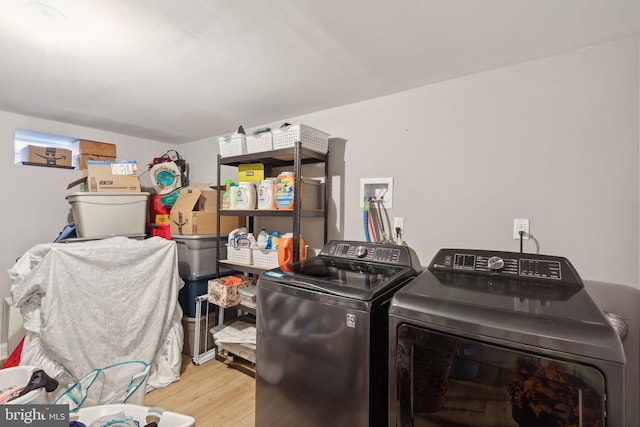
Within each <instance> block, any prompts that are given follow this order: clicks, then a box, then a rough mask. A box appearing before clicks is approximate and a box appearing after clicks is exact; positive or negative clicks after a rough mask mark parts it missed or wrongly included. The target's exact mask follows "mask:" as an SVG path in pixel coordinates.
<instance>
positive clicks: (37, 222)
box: [0, 112, 173, 351]
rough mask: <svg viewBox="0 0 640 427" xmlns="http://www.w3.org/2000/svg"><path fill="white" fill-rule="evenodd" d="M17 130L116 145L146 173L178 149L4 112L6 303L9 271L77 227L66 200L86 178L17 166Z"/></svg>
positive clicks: (1, 243)
mask: <svg viewBox="0 0 640 427" xmlns="http://www.w3.org/2000/svg"><path fill="white" fill-rule="evenodd" d="M17 128H22V129H29V130H34V131H38V132H45V133H52V134H56V135H63V136H71V137H77V138H83V139H90V140H95V141H104V142H111V143H114V144H116V145H117V155H118V160H125V159H127V160H136V161H137V162H138V166H139V167H140V171H141V172H142V171H145V170H146V165H147V164H148V163H149V162H150V161H151V160H152V159H153V158H154V157H158V156H160V155H162V154H164V153H165V152H166V151H167V150H168V149H170V148H173V147H171V146H169V145H167V144H164V143H158V142H155V141H150V140H144V139H140V138H133V137H129V136H125V135H119V134H115V133H110V132H104V131H100V130H96V129H90V128H85V127H79V126H72V125H68V124H64V123H58V122H52V121H47V120H40V119H36V118H33V117H27V116H21V115H17V114H10V113H6V112H0V149H1V150H2V155H0V182H2V183H3V185H2V193H1V195H0V197H1V198H2V209H0V224H2V238H1V239H0V270H1V271H2V272H4V273H3V274H0V302H2V301H4V298H5V297H7V296H9V295H10V287H11V283H10V281H9V276H8V274H6V270H8V269H9V268H11V267H12V266H13V265H14V263H15V261H16V259H17V258H18V257H19V256H20V255H22V254H23V253H24V252H26V251H27V250H28V249H29V248H31V247H32V246H34V245H36V244H39V243H47V242H52V241H53V240H54V239H55V238H56V237H58V234H59V233H60V231H61V230H62V229H63V228H64V226H65V225H66V224H67V223H68V222H70V221H71V212H70V209H69V204H68V203H67V200H66V199H65V196H66V195H67V194H69V193H71V192H73V191H78V188H75V189H71V190H67V184H68V183H70V182H71V181H73V180H75V179H77V178H80V177H81V176H82V172H81V171H78V170H67V169H56V168H46V167H38V166H22V165H15V164H14V143H13V142H14V134H15V130H16V129H17ZM141 182H142V185H143V186H144V187H149V185H150V181H149V178H148V174H146V175H144V176H142V177H141ZM3 318H4V316H0V331H2V333H1V334H0V337H1V338H2V341H1V342H0V344H2V343H4V342H5V341H4V340H5V339H6V336H5V334H6V331H5V325H3V324H2V319H3ZM10 350H11V349H9V351H10Z"/></svg>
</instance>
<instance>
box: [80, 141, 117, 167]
mask: <svg viewBox="0 0 640 427" xmlns="http://www.w3.org/2000/svg"><path fill="white" fill-rule="evenodd" d="M73 147H74V150H75V151H76V152H77V153H78V161H77V165H76V166H77V167H79V168H80V169H86V168H87V161H88V160H97V161H103V162H115V161H116V146H115V144H109V143H106V142H98V141H89V140H86V139H79V140H77V141H76V142H74V144H73Z"/></svg>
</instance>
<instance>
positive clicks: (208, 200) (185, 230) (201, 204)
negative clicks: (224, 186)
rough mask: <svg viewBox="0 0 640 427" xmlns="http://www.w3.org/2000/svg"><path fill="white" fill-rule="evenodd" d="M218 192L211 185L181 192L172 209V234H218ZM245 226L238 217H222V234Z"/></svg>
mask: <svg viewBox="0 0 640 427" xmlns="http://www.w3.org/2000/svg"><path fill="white" fill-rule="evenodd" d="M217 211H218V190H217V189H215V188H212V187H211V184H193V185H190V186H188V187H184V188H182V189H181V190H180V194H179V195H178V198H177V200H176V201H175V203H174V204H173V207H172V208H171V213H170V215H169V217H170V220H171V234H178V235H190V234H218V230H217V229H216V221H217V220H216V217H217ZM242 224H244V219H243V218H242V217H237V216H221V217H220V234H226V233H229V232H230V231H233V230H235V229H236V228H238V227H240V226H241V225H242Z"/></svg>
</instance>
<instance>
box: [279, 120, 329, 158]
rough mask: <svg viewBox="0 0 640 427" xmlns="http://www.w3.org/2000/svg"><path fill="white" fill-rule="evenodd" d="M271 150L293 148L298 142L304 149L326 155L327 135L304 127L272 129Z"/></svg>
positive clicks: (294, 126)
mask: <svg viewBox="0 0 640 427" xmlns="http://www.w3.org/2000/svg"><path fill="white" fill-rule="evenodd" d="M272 132H273V149H274V150H279V149H281V148H289V147H293V146H294V144H295V142H296V141H300V142H301V143H302V146H303V147H304V148H308V149H309V150H312V151H317V152H318V153H323V154H326V153H327V151H329V134H328V133H325V132H322V131H319V130H317V129H314V128H312V127H309V126H306V125H290V126H287V127H285V128H280V129H274V130H273V131H272Z"/></svg>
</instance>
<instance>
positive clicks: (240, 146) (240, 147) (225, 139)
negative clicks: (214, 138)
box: [218, 134, 247, 157]
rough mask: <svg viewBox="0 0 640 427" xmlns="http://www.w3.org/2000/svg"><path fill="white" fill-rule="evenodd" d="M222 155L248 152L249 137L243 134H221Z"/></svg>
mask: <svg viewBox="0 0 640 427" xmlns="http://www.w3.org/2000/svg"><path fill="white" fill-rule="evenodd" d="M218 147H219V148H220V157H229V156H239V155H242V154H247V138H246V136H245V135H242V134H233V135H228V136H221V137H219V138H218Z"/></svg>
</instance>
